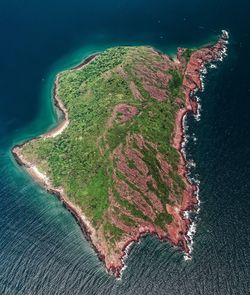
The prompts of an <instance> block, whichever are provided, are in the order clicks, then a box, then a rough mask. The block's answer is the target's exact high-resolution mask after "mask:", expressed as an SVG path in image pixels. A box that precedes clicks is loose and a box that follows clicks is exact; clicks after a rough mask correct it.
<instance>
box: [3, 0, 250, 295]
mask: <svg viewBox="0 0 250 295" xmlns="http://www.w3.org/2000/svg"><path fill="white" fill-rule="evenodd" d="M248 6H249V5H248V4H247V2H246V1H239V2H238V3H235V2H234V1H223V0H222V1H203V2H200V1H198V0H194V1H192V3H188V2H186V1H184V0H178V1H175V2H172V1H158V4H157V5H155V3H154V2H153V1H146V2H145V1H139V0H137V1H133V2H132V1H123V2H122V3H119V2H117V1H106V2H101V1H96V0H95V1H80V0H73V1H71V3H70V4H69V2H68V1H62V0H61V1H57V0H54V1H48V0H45V1H43V2H39V3H38V2H37V1H36V2H35V1H29V0H28V1H25V2H23V1H17V0H13V1H11V2H10V1H4V0H1V1H0V21H1V26H0V32H1V38H2V40H1V47H0V52H1V57H2V58H1V71H0V86H1V93H0V237H1V238H0V294H91V295H92V294H157V295H158V294H170V295H172V294H185V295H186V294H205V295H207V294H216V295H217V294H220V295H224V294H225V295H227V294H237V295H238V294H244V295H245V294H248V293H249V290H250V281H249V277H250V274H249V270H250V261H249V257H250V255H249V254H250V253H249V246H250V232H249V231H250V230H249V209H250V203H249V191H250V187H249V183H250V180H249V175H250V173H249V172H250V171H249V167H250V165H249V163H250V154H249V146H250V136H249V135H250V134H249V107H250V104H249V101H250V100H249V96H250V91H249V66H250V65H249V57H248V54H249V49H250V44H249V29H248V28H249V27H250V24H249V7H248ZM224 28H225V29H228V30H229V32H230V34H231V40H230V46H229V56H228V57H227V58H226V59H225V60H224V62H223V64H220V65H219V67H218V69H217V70H211V71H210V70H209V73H208V75H207V78H206V81H205V92H204V93H202V94H199V96H200V97H201V101H202V116H201V121H199V122H196V121H195V120H194V119H193V118H192V117H189V118H188V125H189V129H188V134H189V135H191V138H190V140H189V143H188V145H187V153H188V157H189V158H192V159H194V160H195V162H196V167H195V169H194V171H193V173H194V174H197V177H198V178H199V179H200V181H201V184H200V198H201V202H202V203H201V211H200V214H199V217H198V225H197V234H196V236H195V243H194V251H193V259H192V260H191V261H188V262H185V261H184V259H183V256H182V254H181V253H179V252H178V251H177V249H175V248H173V247H171V246H169V245H168V244H167V243H161V242H159V241H158V240H157V239H156V238H154V237H146V238H144V239H143V240H142V241H141V243H140V244H138V245H136V246H135V247H133V248H132V250H131V253H130V255H129V257H128V259H127V268H126V270H125V271H124V274H123V278H122V280H121V281H117V280H115V279H114V278H113V277H112V276H110V275H108V274H107V273H106V271H105V269H104V268H103V265H102V263H101V262H100V261H99V260H98V259H97V257H96V255H95V253H94V251H93V250H92V249H91V247H90V245H89V243H88V242H87V241H86V240H85V238H84V237H83V235H82V233H81V230H80V228H79V227H78V225H77V224H76V222H75V220H74V218H73V217H72V216H71V214H70V213H69V212H68V211H67V210H65V209H64V208H63V206H62V205H61V203H60V202H59V201H58V200H57V199H56V198H55V197H53V196H51V195H49V194H47V193H46V192H44V190H43V189H42V188H40V187H39V186H38V185H37V184H36V183H34V182H33V180H32V179H31V178H30V177H29V176H28V175H26V174H25V173H24V171H23V170H22V169H21V168H20V167H18V166H17V164H16V163H15V161H14V160H13V158H12V156H11V153H10V148H11V147H12V146H13V145H14V144H15V143H17V142H20V141H22V140H25V139H28V138H31V137H33V136H35V135H38V134H40V133H41V132H44V131H46V130H48V129H49V128H51V127H52V126H54V125H55V124H56V117H55V116H54V115H55V114H54V110H53V106H52V102H51V90H52V85H53V80H54V77H55V75H56V73H57V72H59V71H61V70H63V69H66V68H68V67H71V66H73V65H75V64H77V63H78V62H80V61H81V60H82V59H83V58H84V57H86V56H88V55H89V54H90V53H93V52H96V51H101V50H103V49H104V48H107V47H110V46H113V45H121V44H124V45H133V44H149V45H152V46H155V47H157V48H159V49H161V50H163V51H165V52H168V53H171V54H173V53H174V52H175V48H176V47H177V46H180V45H181V46H184V45H186V46H187V45H189V46H196V45H201V44H204V43H206V42H208V41H209V40H211V39H213V38H214V36H216V35H217V34H218V33H219V32H220V30H221V29H224ZM193 133H194V134H195V137H196V138H197V141H195V142H194V140H193V137H192V134H193Z"/></svg>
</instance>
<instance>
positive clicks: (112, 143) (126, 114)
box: [12, 31, 228, 277]
mask: <svg viewBox="0 0 250 295" xmlns="http://www.w3.org/2000/svg"><path fill="white" fill-rule="evenodd" d="M227 39H228V34H227V32H226V31H223V32H222V35H221V36H220V37H219V38H218V41H217V42H216V43H215V44H210V45H207V46H205V47H202V48H195V49H185V48H178V52H177V56H176V58H171V57H169V56H167V55H166V54H163V53H161V52H159V51H158V50H156V49H154V48H152V47H147V46H118V47H113V48H110V49H107V50H105V51H104V52H103V53H100V54H97V55H93V56H91V57H89V58H88V59H87V60H85V61H84V62H83V63H82V64H81V65H79V66H77V67H75V68H73V69H70V70H66V71H64V72H61V73H59V74H58V75H57V77H56V80H55V85H54V102H55V105H56V107H57V108H58V109H59V110H60V112H61V113H62V114H63V120H61V121H60V122H59V124H58V126H57V127H56V128H55V129H53V130H51V131H49V132H48V133H46V134H44V135H41V136H39V137H37V138H34V139H32V140H30V141H26V142H24V143H22V144H19V145H16V146H15V147H14V148H13V149H12V153H13V155H14V157H15V159H16V161H17V162H18V163H19V164H20V165H22V166H23V167H24V168H25V169H26V171H27V172H28V173H29V174H30V175H31V176H32V177H33V178H34V179H35V180H36V181H38V182H39V183H40V184H41V185H42V186H44V187H45V188H46V190H47V191H48V192H50V193H52V194H54V195H56V196H58V198H59V199H60V200H61V201H62V203H63V204H64V205H65V207H66V208H67V209H68V210H70V211H71V212H72V214H73V215H74V216H75V218H76V219H77V221H78V223H79V225H80V227H81V228H82V230H83V232H84V234H85V235H86V237H87V239H88V240H89V241H90V243H91V244H92V246H93V248H94V249H95V250H96V252H97V254H98V256H99V258H100V259H101V260H102V261H103V262H104V263H105V266H106V268H107V270H109V271H110V272H112V273H114V274H115V276H117V277H119V276H120V275H121V270H122V269H123V266H124V257H125V256H126V253H127V250H128V248H129V247H130V245H131V244H132V243H133V242H136V241H138V240H139V239H140V238H141V237H142V236H144V235H146V234H153V235H156V236H157V237H158V238H159V239H160V240H166V241H169V242H170V243H171V244H172V245H175V246H177V247H178V248H180V249H182V250H183V251H184V252H185V253H186V255H189V253H190V247H189V242H190V241H189V240H190V238H189V236H188V231H189V227H190V224H191V221H190V219H189V218H188V216H187V214H185V212H188V211H195V210H196V209H197V186H196V185H195V184H193V183H191V182H190V180H189V179H188V178H187V167H186V160H185V156H184V154H183V151H182V143H183V140H184V136H185V133H184V128H183V118H184V117H185V115H186V113H187V112H193V113H196V112H197V101H196V99H195V96H194V93H195V91H197V90H201V89H202V82H201V71H202V70H203V69H204V66H205V65H206V64H208V63H210V62H212V61H216V60H218V59H221V58H222V56H223V54H224V53H225V50H226V44H227Z"/></svg>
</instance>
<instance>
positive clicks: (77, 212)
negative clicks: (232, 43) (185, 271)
mask: <svg viewBox="0 0 250 295" xmlns="http://www.w3.org/2000/svg"><path fill="white" fill-rule="evenodd" d="M221 40H224V39H223V37H221V38H220V39H219V41H218V43H219V42H220V41H221ZM223 42H224V41H223ZM218 43H216V45H217V44H218ZM216 45H214V46H212V47H211V48H215V46H216ZM223 45H224V46H226V45H225V44H224V43H223ZM223 48H224V47H223ZM211 50H212V49H211ZM217 53H221V48H219V49H218V52H217ZM97 56H98V54H93V55H90V56H89V57H87V58H86V59H84V60H83V61H82V62H81V63H80V64H79V65H77V66H75V67H73V68H71V69H69V71H72V70H80V69H82V68H83V67H84V66H86V65H87V64H89V63H90V62H92V61H93V60H95V58H96V57H97ZM216 57H217V56H216ZM218 59H219V57H218ZM214 60H215V59H214ZM214 60H209V61H206V60H205V61H203V63H202V66H204V64H207V63H210V62H211V61H214ZM179 63H180V61H179ZM189 63H190V62H189ZM189 63H188V64H189ZM180 64H181V63H180ZM201 70H202V69H201V66H200V68H199V73H198V76H199V81H200V82H199V83H198V82H197V81H196V85H195V86H196V87H194V88H193V89H191V88H190V89H191V90H190V89H189V91H187V92H185V91H184V92H185V107H184V108H181V109H179V110H178V111H177V113H176V119H175V130H174V133H173V146H174V147H175V148H176V149H177V151H178V152H179V154H180V162H179V165H178V172H179V175H180V176H181V177H182V179H183V181H184V182H185V183H186V185H187V190H186V191H184V192H183V197H182V201H181V204H180V206H179V207H176V209H177V211H178V213H174V215H173V217H174V218H177V219H178V220H177V221H178V228H177V227H175V225H173V226H172V227H169V231H170V234H168V236H167V237H165V236H160V235H159V233H158V232H157V231H156V230H155V229H154V227H150V226H148V227H146V226H145V227H144V228H140V229H139V233H138V234H137V235H136V236H134V237H133V238H131V237H130V238H128V239H124V240H122V241H121V253H122V255H121V256H120V258H119V265H107V264H106V262H105V257H104V255H103V254H102V251H101V249H99V247H100V245H99V243H98V242H97V243H96V244H95V241H96V240H95V230H94V228H93V227H92V226H91V224H90V223H89V222H88V220H87V218H86V217H85V216H84V214H83V212H82V210H81V209H80V208H79V207H77V206H76V205H74V204H73V203H72V202H71V201H70V200H69V199H68V197H67V196H66V194H65V193H64V191H63V189H62V188H55V187H53V185H52V184H51V182H50V180H49V178H48V177H47V176H46V175H44V174H42V173H41V172H40V171H39V170H38V169H37V167H36V166H35V165H33V164H32V163H30V162H28V161H27V160H25V159H24V157H23V155H22V153H21V148H22V146H24V145H25V144H26V143H27V142H30V141H35V140H37V139H41V138H44V139H46V138H54V137H56V136H58V135H60V134H61V133H62V132H63V131H64V130H65V129H66V128H67V127H68V125H69V118H68V113H67V110H66V108H65V107H64V105H63V103H62V101H61V100H60V98H59V95H58V87H59V77H60V73H58V74H57V75H56V78H55V81H54V88H53V101H54V104H55V106H56V108H58V109H59V110H60V112H61V113H62V114H63V119H62V121H61V122H59V124H58V126H56V127H55V128H53V129H52V130H50V131H49V132H47V133H45V134H43V135H40V136H38V137H36V138H34V139H31V140H27V141H25V142H23V143H22V144H17V145H15V146H14V147H13V149H12V154H13V156H14V158H15V160H16V162H17V163H18V164H19V165H20V166H23V167H24V168H25V170H26V171H27V172H28V174H30V175H31V177H32V178H33V179H35V181H37V182H38V183H39V184H40V185H41V186H42V187H44V188H45V189H46V190H47V191H48V192H49V193H51V194H53V195H55V196H57V198H58V199H59V200H60V201H61V202H62V204H63V206H64V207H65V208H67V210H69V211H70V212H71V214H72V215H73V216H74V218H75V219H76V221H77V223H78V224H79V226H80V228H81V230H82V232H83V234H84V236H85V238H86V239H87V240H88V241H89V242H90V244H91V246H92V247H93V249H94V250H95V252H96V253H97V256H98V258H99V259H100V260H101V261H102V262H103V263H104V265H105V266H106V270H107V271H108V272H112V273H113V274H114V275H115V276H116V278H118V279H119V278H121V276H122V272H123V270H124V269H125V268H126V264H125V260H126V257H127V256H128V254H129V251H130V250H131V248H132V247H133V246H134V244H135V243H137V242H139V241H140V239H141V238H142V237H144V236H146V235H148V234H151V235H156V236H157V238H158V239H159V240H161V241H170V242H171V243H172V244H173V245H175V246H177V247H179V248H181V249H182V250H183V251H184V253H185V255H187V256H189V255H190V253H191V250H190V247H189V245H190V240H191V238H190V237H189V235H188V233H189V230H190V228H191V227H192V221H191V220H190V219H189V217H188V212H190V211H192V212H194V211H197V210H196V209H195V207H196V206H197V203H198V201H199V199H198V197H197V195H196V194H197V192H198V191H199V188H198V186H197V185H194V184H192V183H191V182H190V180H189V178H188V176H187V161H186V158H185V151H184V152H183V142H185V140H186V139H185V126H184V120H185V116H186V114H187V113H188V112H193V113H194V114H196V113H197V101H196V100H193V99H192V98H194V93H195V91H197V89H198V90H202V82H201ZM185 75H186V73H185ZM185 75H184V77H185ZM196 78H197V77H196ZM182 86H183V88H185V87H184V86H185V85H184V81H183V84H182ZM186 212H187V213H186ZM180 223H181V225H180ZM171 225H172V224H171ZM180 226H181V229H182V230H183V234H182V235H181V236H179V232H178V233H176V230H177V229H178V230H180V228H179V227H180ZM175 236H176V239H173V237H175Z"/></svg>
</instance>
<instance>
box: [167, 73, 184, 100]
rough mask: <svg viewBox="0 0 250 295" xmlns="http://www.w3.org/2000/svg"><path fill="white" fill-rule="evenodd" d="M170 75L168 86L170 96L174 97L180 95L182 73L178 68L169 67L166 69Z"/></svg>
mask: <svg viewBox="0 0 250 295" xmlns="http://www.w3.org/2000/svg"><path fill="white" fill-rule="evenodd" d="M168 73H169V74H171V75H172V79H171V80H170V81H169V84H168V87H169V91H170V97H171V98H172V99H175V98H176V97H177V96H180V95H181V85H182V79H183V77H182V74H181V72H180V71H179V70H176V69H171V70H169V71H168Z"/></svg>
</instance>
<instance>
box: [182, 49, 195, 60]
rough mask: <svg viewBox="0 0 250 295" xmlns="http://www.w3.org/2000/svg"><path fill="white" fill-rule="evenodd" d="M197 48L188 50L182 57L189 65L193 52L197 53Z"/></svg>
mask: <svg viewBox="0 0 250 295" xmlns="http://www.w3.org/2000/svg"><path fill="white" fill-rule="evenodd" d="M195 51H196V49H195V48H186V49H185V51H184V52H183V54H182V56H183V57H184V59H185V61H186V62H187V63H188V62H189V60H190V57H191V55H192V53H193V52H195Z"/></svg>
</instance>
